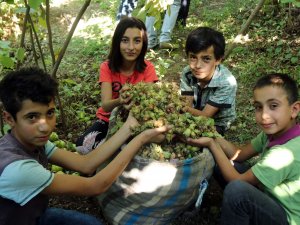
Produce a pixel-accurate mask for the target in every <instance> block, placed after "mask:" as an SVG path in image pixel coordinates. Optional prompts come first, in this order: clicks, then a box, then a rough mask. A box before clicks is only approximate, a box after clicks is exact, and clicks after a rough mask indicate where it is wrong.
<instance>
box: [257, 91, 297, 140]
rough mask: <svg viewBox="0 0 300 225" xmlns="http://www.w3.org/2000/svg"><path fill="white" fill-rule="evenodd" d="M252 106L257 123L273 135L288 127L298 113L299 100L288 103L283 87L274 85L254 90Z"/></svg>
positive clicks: (284, 130) (275, 135)
mask: <svg viewBox="0 0 300 225" xmlns="http://www.w3.org/2000/svg"><path fill="white" fill-rule="evenodd" d="M254 107H255V119H256V122H257V124H258V125H259V126H260V127H261V129H262V130H263V131H264V132H265V133H266V134H269V135H273V137H278V136H280V135H281V134H283V133H285V132H286V131H287V130H288V129H290V128H291V127H292V126H293V125H294V124H295V118H296V117H297V115H298V113H299V102H297V103H294V104H292V105H290V104H289V101H288V98H287V94H286V92H285V91H284V89H282V88H280V87H275V86H265V87H262V88H259V89H256V90H254Z"/></svg>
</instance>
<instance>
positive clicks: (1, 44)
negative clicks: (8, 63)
mask: <svg viewBox="0 0 300 225" xmlns="http://www.w3.org/2000/svg"><path fill="white" fill-rule="evenodd" d="M9 45H10V41H1V40H0V48H2V49H9V48H10V47H9Z"/></svg>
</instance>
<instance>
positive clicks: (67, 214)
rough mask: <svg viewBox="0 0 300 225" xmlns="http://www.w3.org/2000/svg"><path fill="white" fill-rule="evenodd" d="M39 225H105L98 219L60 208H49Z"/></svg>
mask: <svg viewBox="0 0 300 225" xmlns="http://www.w3.org/2000/svg"><path fill="white" fill-rule="evenodd" d="M37 225H103V223H101V222H100V221H99V220H98V219H97V218H96V217H93V216H90V215H87V214H84V213H81V212H78V211H74V210H65V209H59V208H47V209H46V211H45V213H44V214H43V215H42V216H41V217H40V219H39V221H38V223H37Z"/></svg>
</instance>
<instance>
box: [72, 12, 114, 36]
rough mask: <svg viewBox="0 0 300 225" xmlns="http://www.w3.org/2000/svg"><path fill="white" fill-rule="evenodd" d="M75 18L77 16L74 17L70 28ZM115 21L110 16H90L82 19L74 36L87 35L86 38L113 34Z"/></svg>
mask: <svg viewBox="0 0 300 225" xmlns="http://www.w3.org/2000/svg"><path fill="white" fill-rule="evenodd" d="M74 20H75V17H74V18H72V20H71V24H70V26H69V28H68V29H69V30H70V29H71V27H72V24H73V22H74ZM112 27H113V21H112V19H111V18H110V17H106V16H102V17H95V18H90V19H88V20H80V21H79V23H78V25H77V27H76V31H75V33H74V37H86V38H91V39H93V38H96V39H98V38H99V37H103V36H111V35H112V33H113V29H112Z"/></svg>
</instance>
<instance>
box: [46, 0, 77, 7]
mask: <svg viewBox="0 0 300 225" xmlns="http://www.w3.org/2000/svg"><path fill="white" fill-rule="evenodd" d="M71 1H72V0H52V1H51V7H60V6H62V5H66V4H68V3H70V2H71Z"/></svg>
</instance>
